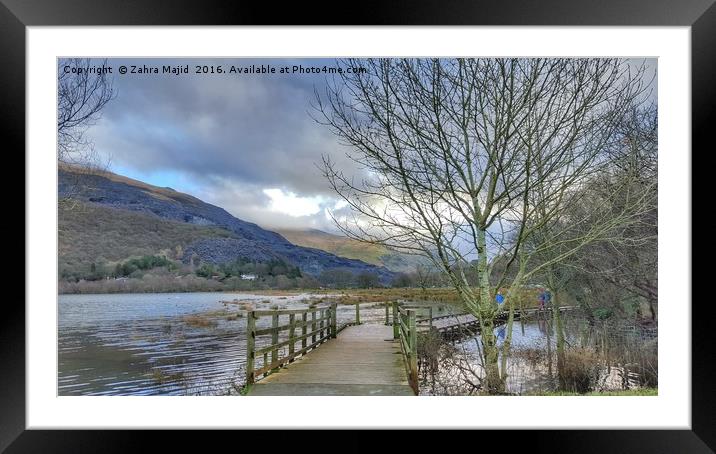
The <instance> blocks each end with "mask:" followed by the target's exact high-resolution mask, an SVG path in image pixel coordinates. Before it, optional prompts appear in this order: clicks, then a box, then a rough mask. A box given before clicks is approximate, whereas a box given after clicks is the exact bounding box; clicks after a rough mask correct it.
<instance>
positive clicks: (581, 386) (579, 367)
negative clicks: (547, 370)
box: [558, 348, 601, 393]
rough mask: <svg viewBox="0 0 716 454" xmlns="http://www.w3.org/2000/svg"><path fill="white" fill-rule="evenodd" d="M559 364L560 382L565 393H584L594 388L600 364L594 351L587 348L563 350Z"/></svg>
mask: <svg viewBox="0 0 716 454" xmlns="http://www.w3.org/2000/svg"><path fill="white" fill-rule="evenodd" d="M558 361H559V359H558ZM561 362H562V367H561V368H560V369H561V381H562V386H563V388H564V390H565V391H572V392H577V393H586V392H588V391H591V390H592V389H593V388H594V387H595V386H596V384H597V381H598V379H599V372H600V370H601V362H600V358H599V355H597V353H596V352H595V351H594V350H592V349H588V348H572V349H568V350H565V352H564V356H563V358H562V361H561Z"/></svg>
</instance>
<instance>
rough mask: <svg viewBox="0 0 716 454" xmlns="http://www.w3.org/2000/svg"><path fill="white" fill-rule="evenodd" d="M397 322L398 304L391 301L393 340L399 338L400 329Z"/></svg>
mask: <svg viewBox="0 0 716 454" xmlns="http://www.w3.org/2000/svg"><path fill="white" fill-rule="evenodd" d="M398 320H399V319H398V302H397V301H393V339H397V338H398V337H399V336H400V334H399V333H398V329H400V323H399V322H398Z"/></svg>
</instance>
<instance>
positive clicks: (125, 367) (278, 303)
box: [58, 293, 384, 395]
mask: <svg viewBox="0 0 716 454" xmlns="http://www.w3.org/2000/svg"><path fill="white" fill-rule="evenodd" d="M311 297H314V298H313V299H311ZM322 297H324V298H325V297H326V295H322ZM222 301H224V302H222ZM311 301H312V302H314V303H319V305H320V301H321V298H320V297H315V296H314V295H311V294H294V295H285V296H281V295H271V296H267V295H251V294H231V293H162V294H111V295H107V294H103V295H60V297H59V314H58V315H59V326H58V356H59V363H58V364H59V365H58V393H59V395H221V394H236V393H238V390H239V389H240V387H241V386H242V385H243V383H244V364H245V360H246V357H245V356H246V318H245V316H244V314H245V311H246V309H247V308H254V309H256V310H269V309H277V308H280V309H298V308H305V307H308V304H309V303H310V302H311ZM354 317H355V308H354V306H340V305H339V306H338V317H337V318H338V323H339V324H340V323H345V322H349V321H353V320H354ZM361 320H362V321H364V322H381V323H382V322H383V320H384V309H383V308H381V307H376V308H370V305H367V306H362V307H361ZM269 323H270V318H269V317H263V318H260V319H259V322H258V327H259V328H265V327H268V324H269ZM260 340H261V339H259V345H260Z"/></svg>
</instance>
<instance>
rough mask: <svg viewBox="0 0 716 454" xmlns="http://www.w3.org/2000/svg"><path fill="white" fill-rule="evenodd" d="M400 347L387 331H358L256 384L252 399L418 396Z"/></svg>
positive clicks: (363, 328)
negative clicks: (265, 397)
mask: <svg viewBox="0 0 716 454" xmlns="http://www.w3.org/2000/svg"><path fill="white" fill-rule="evenodd" d="M399 342H400V341H399V340H396V339H394V336H393V328H392V327H391V326H386V325H377V324H375V325H371V324H364V325H355V326H347V327H346V328H344V329H342V330H341V331H340V332H339V333H338V335H337V336H336V338H335V339H332V340H330V341H329V342H325V343H324V344H322V345H321V346H320V347H318V348H316V349H315V350H312V351H311V353H310V354H309V355H304V356H301V357H299V358H298V359H297V360H295V361H294V362H292V363H290V364H288V365H287V366H285V367H282V368H281V369H278V370H277V371H276V372H273V373H271V374H269V375H268V376H266V377H265V378H263V379H261V380H259V381H257V382H256V383H255V384H253V385H252V386H251V388H250V390H249V392H248V395H250V396H358V395H360V396H413V395H415V393H414V392H413V389H412V388H411V386H410V384H409V381H408V373H407V371H406V367H405V361H404V359H403V356H402V353H401V348H400V343H399Z"/></svg>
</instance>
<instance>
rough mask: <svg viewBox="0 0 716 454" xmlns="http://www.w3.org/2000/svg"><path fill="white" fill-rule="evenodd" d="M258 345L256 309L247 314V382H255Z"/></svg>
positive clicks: (250, 383) (249, 383)
mask: <svg viewBox="0 0 716 454" xmlns="http://www.w3.org/2000/svg"><path fill="white" fill-rule="evenodd" d="M255 347H256V318H255V316H254V311H248V313H247V314H246V384H247V385H252V384H253V383H254V350H255Z"/></svg>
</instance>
